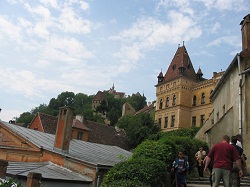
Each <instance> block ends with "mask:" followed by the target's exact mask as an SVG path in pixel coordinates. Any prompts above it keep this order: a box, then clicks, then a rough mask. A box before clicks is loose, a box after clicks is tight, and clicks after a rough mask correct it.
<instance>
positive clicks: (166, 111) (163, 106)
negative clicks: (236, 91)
mask: <svg viewBox="0 0 250 187" xmlns="http://www.w3.org/2000/svg"><path fill="white" fill-rule="evenodd" d="M222 75H223V72H220V73H216V72H214V73H213V77H212V78H211V79H204V78H203V77H202V76H203V73H202V71H201V69H200V68H199V69H198V71H197V73H195V70H194V67H193V65H192V62H191V60H190V57H189V55H188V52H187V50H186V47H185V46H184V45H183V46H181V47H180V46H179V47H178V49H177V51H176V53H175V55H174V57H173V59H172V62H171V64H170V65H169V67H168V70H167V72H166V73H165V75H164V76H163V73H162V72H160V74H159V75H158V77H157V78H158V84H157V85H156V86H155V87H156V97H157V100H156V102H157V103H156V110H155V120H156V122H157V123H158V124H159V125H160V127H161V130H162V131H170V130H174V129H178V128H189V127H192V126H202V125H203V124H204V123H205V121H206V120H207V119H208V118H209V115H210V114H211V112H212V110H213V106H212V103H211V102H210V99H209V97H210V95H211V93H212V91H213V90H214V88H215V86H216V84H217V82H218V81H219V79H220V78H221V76H222Z"/></svg>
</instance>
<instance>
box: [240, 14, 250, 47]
mask: <svg viewBox="0 0 250 187" xmlns="http://www.w3.org/2000/svg"><path fill="white" fill-rule="evenodd" d="M240 25H241V35H242V51H244V50H247V49H248V50H250V14H248V15H246V16H245V17H244V18H243V20H242V21H241V23H240Z"/></svg>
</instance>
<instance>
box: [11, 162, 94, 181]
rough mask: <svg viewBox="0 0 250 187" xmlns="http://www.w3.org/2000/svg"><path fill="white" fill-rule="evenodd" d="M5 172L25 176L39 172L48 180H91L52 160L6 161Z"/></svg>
mask: <svg viewBox="0 0 250 187" xmlns="http://www.w3.org/2000/svg"><path fill="white" fill-rule="evenodd" d="M8 163H9V165H8V167H7V174H8V175H13V176H23V177H27V176H28V174H29V173H30V172H35V173H41V174H42V178H43V180H44V179H50V180H65V181H75V182H76V181H77V182H89V183H91V182H92V181H93V180H92V179H91V178H90V177H87V176H85V175H81V174H78V173H76V172H73V171H71V170H69V169H66V168H64V167H62V166H58V165H56V164H53V163H52V162H8Z"/></svg>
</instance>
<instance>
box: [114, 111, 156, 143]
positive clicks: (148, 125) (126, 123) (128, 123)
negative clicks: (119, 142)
mask: <svg viewBox="0 0 250 187" xmlns="http://www.w3.org/2000/svg"><path fill="white" fill-rule="evenodd" d="M117 126H118V127H120V128H123V129H124V130H125V131H126V138H127V141H128V143H129V145H130V147H131V148H135V147H136V146H137V145H139V144H140V143H142V142H143V141H144V140H146V139H147V138H148V137H149V136H150V135H152V134H155V133H157V132H158V131H159V128H158V127H157V126H156V125H155V124H154V121H153V119H152V118H151V117H150V115H149V114H148V113H142V114H139V115H136V116H124V117H122V118H121V119H120V120H119V121H118V122H117Z"/></svg>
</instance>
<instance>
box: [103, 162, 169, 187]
mask: <svg viewBox="0 0 250 187" xmlns="http://www.w3.org/2000/svg"><path fill="white" fill-rule="evenodd" d="M165 179H166V167H165V164H164V163H163V162H162V161H160V160H156V159H150V158H148V159H144V158H143V159H131V160H127V161H124V162H120V163H118V164H116V165H115V166H114V167H113V168H111V169H110V170H109V171H108V173H107V175H105V177H104V179H103V182H102V184H101V186H102V187H109V186H110V183H112V184H114V183H115V182H119V183H121V182H123V183H122V185H121V186H126V185H125V184H126V181H130V182H131V181H132V182H135V183H136V184H137V186H140V184H139V185H138V181H140V182H141V183H142V184H144V186H154V187H161V186H162V185H163V184H164V183H165ZM117 186H119V185H117ZM132 186H133V185H131V186H129V187H132Z"/></svg>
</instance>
